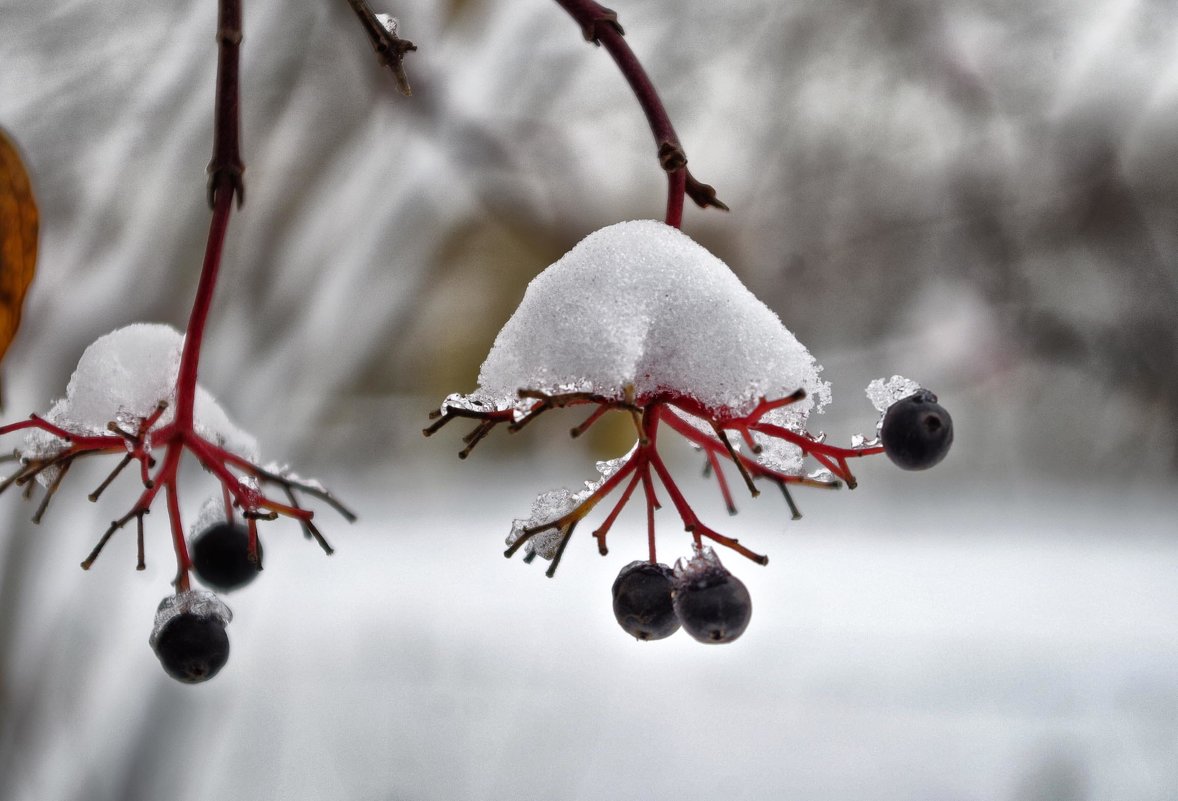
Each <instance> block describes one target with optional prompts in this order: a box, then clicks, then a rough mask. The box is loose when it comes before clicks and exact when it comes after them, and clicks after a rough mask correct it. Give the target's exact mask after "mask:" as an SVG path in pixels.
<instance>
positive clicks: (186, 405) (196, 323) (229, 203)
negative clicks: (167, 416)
mask: <svg viewBox="0 0 1178 801" xmlns="http://www.w3.org/2000/svg"><path fill="white" fill-rule="evenodd" d="M232 208H233V193H232V192H220V191H218V192H217V193H216V198H215V201H214V204H213V219H212V222H211V223H210V225H209V240H208V245H207V247H206V248H205V259H204V265H203V266H202V267H201V271H200V282H199V283H198V284H197V287H196V299H195V301H193V304H192V314H191V315H189V318H188V328H187V330H186V334H185V336H184V350H183V351H182V352H181V354H180V371H179V373H178V374H177V376H176V420H175V423H174V425H175V427H176V428H177V429H178V430H180V431H190V430H192V414H193V407H194V404H195V399H196V374H197V366H198V364H199V362H200V346H201V341H202V340H203V339H204V332H205V324H206V323H207V322H208V319H209V309H210V308H211V307H212V303H213V290H214V289H215V288H216V285H217V273H218V272H219V270H220V267H221V252H222V250H223V248H224V245H225V232H226V230H227V229H228V227H229V214H230V212H231V210H232Z"/></svg>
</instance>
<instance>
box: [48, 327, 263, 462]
mask: <svg viewBox="0 0 1178 801" xmlns="http://www.w3.org/2000/svg"><path fill="white" fill-rule="evenodd" d="M183 345H184V336H183V334H181V333H180V332H179V331H177V330H176V329H174V328H172V327H171V326H168V325H163V324H159V323H134V324H132V325H128V326H126V327H124V328H119V329H117V330H115V331H112V332H111V333H109V334H106V335H104V336H101V337H99V338H98V339H97V340H95V341H94V342H93V343H91V344H90V346H89V347H87V348H86V350H85V351H84V352H83V353H82V357H81V359H79V360H78V366H77V368H76V369H75V370H74V373H73V375H72V376H71V377H70V380H69V384H68V385H67V386H66V396H65V397H64V398H61V399H59V400H57V401H56V402H54V404H53V406H52V408H50V410H49V412H48V413H47V414H46V415H45V419H46V420H48V421H49V422H51V423H53V424H54V425H57V426H60V427H61V428H64V429H65V430H66V431H70V432H72V433H75V434H83V435H96V434H107V433H109V431H108V429H107V424H108V423H111V422H118V423H119V424H120V425H121V426H122V427H123V428H124V429H125V430H128V431H130V432H135V431H136V428H137V426H138V420H139V418H144V417H148V416H150V415H151V414H152V413H153V412H154V411H155V409H156V406H157V405H158V404H159V402H160V401H166V402H167V403H168V408H167V409H166V410H165V411H164V413H163V415H162V416H161V417H160V420H159V422H158V423H157V424H156V427H159V426H160V425H164V424H166V423H168V422H170V421H171V420H172V418H173V416H174V407H175V388H176V387H175V385H176V375H177V373H178V372H179V370H180V352H181V349H182V348H183ZM195 403H196V405H195V412H194V419H195V424H196V430H197V433H198V434H200V435H201V436H202V437H205V438H206V439H208V440H209V441H211V442H214V443H216V444H218V445H221V446H222V447H225V448H227V449H228V450H230V451H232V452H234V453H236V454H238V455H240V456H243V457H245V458H247V459H251V460H256V459H257V442H256V441H255V440H254V438H253V437H252V436H250V435H249V434H247V433H246V432H244V431H242V430H241V429H240V428H238V427H237V426H235V425H234V424H233V423H232V422H231V421H230V420H229V416H228V415H227V414H226V413H225V411H224V410H223V409H222V408H221V407H220V406H219V405H218V404H217V401H216V400H215V399H214V398H213V396H212V395H210V394H209V393H208V392H207V391H205V390H204V388H202V387H200V386H199V385H198V386H197V389H196V402H195ZM61 446H62V443H61V440H59V439H58V438H56V437H54V436H52V435H50V434H47V433H46V432H44V431H41V430H38V429H33V430H31V431H30V433H29V435H28V437H27V438H26V441H25V454H26V456H44V455H46V454H51V453H55V452H57V451H59V450H60V449H61Z"/></svg>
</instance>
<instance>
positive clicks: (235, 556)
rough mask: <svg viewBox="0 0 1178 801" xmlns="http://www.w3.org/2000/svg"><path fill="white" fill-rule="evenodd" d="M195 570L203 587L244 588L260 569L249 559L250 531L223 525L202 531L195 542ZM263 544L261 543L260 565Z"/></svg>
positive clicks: (193, 558)
mask: <svg viewBox="0 0 1178 801" xmlns="http://www.w3.org/2000/svg"><path fill="white" fill-rule="evenodd" d="M191 556H192V568H193V570H195V571H196V575H197V577H198V578H199V579H200V581H201V583H202V584H205V585H207V586H209V587H213V588H215V589H218V590H223V591H229V590H236V589H238V588H239V587H244V586H245V585H246V584H249V583H250V582H251V581H253V580H254V578H255V577H257V575H258V571H259V566H258V564H254V562H253V561H252V560H251V559H250V556H249V530H248V529H246V527H245V526H242V525H239V524H234V523H229V522H221V523H216V524H214V525H212V526H210V527H209V528H207V529H205V530H204V531H202V532H201V533H200V534H198V535H197V536H196V539H194V540H193V541H192V554H191ZM261 559H262V543H261V542H259V543H258V563H259V564H260V563H261Z"/></svg>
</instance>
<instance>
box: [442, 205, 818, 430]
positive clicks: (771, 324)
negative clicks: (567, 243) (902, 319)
mask: <svg viewBox="0 0 1178 801" xmlns="http://www.w3.org/2000/svg"><path fill="white" fill-rule="evenodd" d="M820 370H821V367H819V366H818V364H817V363H816V362H815V361H814V358H813V357H812V356H811V355H810V353H809V351H807V350H806V348H805V347H804V346H802V344H801V343H799V342H798V340H797V338H796V337H794V335H793V334H792V333H790V332H789V331H788V330H787V329H786V328H785V326H784V325H782V323H781V320H780V319H779V318H778V317H777V315H776V314H774V313H773V311H771V310H770V309H769V308H768V307H767V306H765V304H764V303H762V302H761V301H759V300H758V299H757V298H756V297H755V296H754V295H753V294H752V293H751V292H749V290H748V289H747V288H746V287H745V286H744V285H743V284H742V283H741V282H740V279H738V278H737V277H736V276H735V275H734V274H733V273H732V271H731V270H730V269H729V268H728V266H727V265H725V264H724V262H722V261H720V260H719V259H718V258H716V257H715V256H713V255H712V254H711V253H709V252H708V251H707V250H706V249H704V248H703V247H701V246H700V245H698V244H697V243H696V242H694V241H693V240H692V239H691V238H689V237H688V236H686V235H685V234H683V233H682V232H680V231H679V230H678V229H676V228H673V227H671V226H668V225H664V224H663V223H661V222H657V221H653V220H636V221H632V222H623V223H618V224H616V225H611V226H609V227H607V228H603V229H601V230H599V231H596V232H595V233H592V234H590V235H589V236H587V237H586V238H585V239H583V240H582V241H581V242H580V243H579V244H577V245H576V247H574V248H573V249H572V250H570V251H569V252H568V253H566V254H565V255H564V256H563V257H562V258H561V259H560V260H558V261H557V262H556V263H555V264H553V265H552V266H550V267H548V269H546V270H544V272H542V273H541V274H540V275H538V276H537V277H536V278H535V279H534V280H533V281H532V283H531V284H530V285H529V286H528V289H527V292H526V293H525V294H524V298H523V301H522V302H521V303H520V305H519V308H518V309H517V310H516V312H515V314H514V315H512V317H511V319H510V320H508V321H507V324H506V325H504V326H503V329H502V330H501V331H500V332H499V335H498V337H497V338H496V339H495V344H494V346H493V347H492V348H491V352H490V353H489V354H488V356H487V359H486V361H485V362H484V363H483V366H482V369H481V370H480V372H479V389H478V391H476V392H474V393H472V394H471V395H468V396H465V398H461V399H454V400H461V401H465V402H466V403H468V404H475V405H477V406H479V407H483V408H485V407H486V406H488V405H489V406H492V407H494V408H496V409H506V408H510V407H512V406H516V405H518V404H519V398H518V396H517V392H518V390H520V389H521V388H522V389H530V390H539V391H542V392H549V393H560V392H594V393H596V394H599V395H602V396H605V397H607V398H610V399H615V400H621V399H622V398H623V397H624V391H625V387H626V386H627V385H631V386H633V388H634V390H635V393H636V397H637V398H638V400H639V402H642V401H643V400H645V399H649V398H651V397H653V396H657V395H671V396H686V397H689V398H692V399H694V400H695V401H697V402H698V403H699V404H701V405H702V406H703V407H704V408H706V409H707V410H708V411H709V412H710V413H712V414H715V415H718V416H727V415H738V414H742V413H747V412H748V411H750V410H751V409H752V407H753V406H754V405H755V404H756V402H757V400H758V399H760V398H762V397H766V398H770V399H773V398H779V397H782V396H785V395H789V394H790V393H792V392H794V391H795V390H797V389H798V388H802V389H805V390H806V392H807V398H806V399H804V400H803V401H801V402H799V403H797V404H794V405H792V406H789V407H787V408H786V409H783V410H780V412H781V414H780V415H778V418H779V419H778V420H777V421H776V422H779V424H785V425H789V426H791V427H793V428H800V427H801V426H802V425H804V423H805V419H806V416H807V415H808V414H809V413H810V411H812V410H814V409H821V407H822V406H824V405H825V404H826V403H828V402H829V400H830V387H829V385H828V384H827V382H825V381H823V380H822V379H821V378H819V372H820ZM450 400H451V399H448V401H447V402H448V403H449V401H450ZM450 405H457V404H456V403H451V404H450Z"/></svg>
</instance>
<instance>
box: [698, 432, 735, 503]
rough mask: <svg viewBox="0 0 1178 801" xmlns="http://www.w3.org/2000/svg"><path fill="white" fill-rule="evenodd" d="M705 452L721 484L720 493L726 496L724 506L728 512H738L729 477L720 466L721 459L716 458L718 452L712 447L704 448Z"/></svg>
mask: <svg viewBox="0 0 1178 801" xmlns="http://www.w3.org/2000/svg"><path fill="white" fill-rule="evenodd" d="M704 453H705V454H706V455H707V460H708V466H709V467H711V469H712V473H714V474H715V476H716V483H717V484H719V485H720V494H721V495H722V496H723V497H724V507H725V508H726V509H728V514H730V515H734V514H736V504H735V503H734V502H733V501H732V492H731V490H729V489H728V479H727V478H725V477H724V471H723V470H722V469H721V468H720V460H719V459H717V458H716V452H715V451H713V450H712V449H710V448H704Z"/></svg>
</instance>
